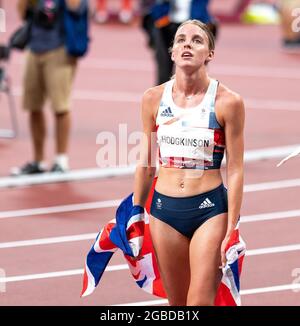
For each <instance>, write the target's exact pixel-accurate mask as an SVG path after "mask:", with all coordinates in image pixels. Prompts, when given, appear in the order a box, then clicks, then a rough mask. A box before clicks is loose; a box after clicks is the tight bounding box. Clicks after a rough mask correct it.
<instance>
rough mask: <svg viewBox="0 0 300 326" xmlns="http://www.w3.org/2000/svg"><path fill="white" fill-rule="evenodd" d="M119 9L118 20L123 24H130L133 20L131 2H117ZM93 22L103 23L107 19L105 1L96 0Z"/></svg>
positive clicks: (122, 0) (127, 0)
mask: <svg viewBox="0 0 300 326" xmlns="http://www.w3.org/2000/svg"><path fill="white" fill-rule="evenodd" d="M119 1H120V2H121V8H120V11H119V14H118V16H119V20H120V22H122V23H124V24H128V23H130V22H131V20H132V18H133V2H132V0H119ZM94 18H95V21H96V22H97V23H101V24H102V23H105V22H106V21H107V20H108V18H109V12H108V6H107V0H97V5H96V12H95V17H94Z"/></svg>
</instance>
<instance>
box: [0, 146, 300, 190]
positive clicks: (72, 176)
mask: <svg viewBox="0 0 300 326" xmlns="http://www.w3.org/2000/svg"><path fill="white" fill-rule="evenodd" d="M296 148H299V144H295V145H289V146H281V147H269V148H262V149H256V150H248V151H246V152H245V162H246V163H249V162H255V161H261V160H267V159H276V158H278V159H282V158H284V157H286V156H287V155H289V154H290V153H291V152H293V151H294V150H295V149H296ZM225 161H226V159H225V158H224V162H223V164H225ZM277 163H278V162H277ZM275 165H276V164H274V166H275ZM135 169H136V166H135V165H129V166H126V167H116V168H92V169H82V170H73V171H70V172H67V173H44V174H42V175H27V176H21V177H6V178H0V189H1V188H10V187H25V186H31V185H40V184H46V183H58V182H71V181H81V180H85V181H86V180H95V179H103V178H109V177H116V176H124V175H133V174H134V172H135Z"/></svg>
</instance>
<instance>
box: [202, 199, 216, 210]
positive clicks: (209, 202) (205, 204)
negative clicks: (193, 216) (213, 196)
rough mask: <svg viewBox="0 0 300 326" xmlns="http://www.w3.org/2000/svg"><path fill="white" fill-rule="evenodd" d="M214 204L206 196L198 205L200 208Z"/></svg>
mask: <svg viewBox="0 0 300 326" xmlns="http://www.w3.org/2000/svg"><path fill="white" fill-rule="evenodd" d="M214 206H215V204H214V203H212V202H211V201H210V200H209V199H208V198H206V199H205V200H204V201H203V202H202V204H201V205H200V206H199V208H200V209H202V208H209V207H214Z"/></svg>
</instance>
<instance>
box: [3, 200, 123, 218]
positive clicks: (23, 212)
mask: <svg viewBox="0 0 300 326" xmlns="http://www.w3.org/2000/svg"><path fill="white" fill-rule="evenodd" d="M120 203H121V199H115V200H105V201H96V202H90V203H81V204H70V205H59V206H50V207H40V208H30V209H20V210H16V211H6V212H0V219H4V218H14V217H24V216H34V215H45V214H53V213H67V212H79V211H82V210H89V209H100V208H112V207H117V206H118V205H119V204H120Z"/></svg>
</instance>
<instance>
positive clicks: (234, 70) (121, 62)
mask: <svg viewBox="0 0 300 326" xmlns="http://www.w3.org/2000/svg"><path fill="white" fill-rule="evenodd" d="M12 63H13V64H22V65H23V64H24V59H22V58H16V59H14V60H13V61H12ZM80 69H83V70H84V69H93V70H95V69H101V70H110V71H111V70H116V71H117V72H120V70H123V71H134V72H138V71H139V72H151V71H154V69H155V64H154V62H151V60H148V61H145V60H128V59H120V58H115V59H109V58H103V59H98V58H87V59H86V60H83V61H82V62H81V65H80ZM210 69H211V73H212V74H218V75H223V76H242V77H254V78H256V77H260V78H283V79H300V70H299V69H296V67H291V68H286V67H266V66H259V65H256V66H240V65H228V64H213V65H211V67H210Z"/></svg>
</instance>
